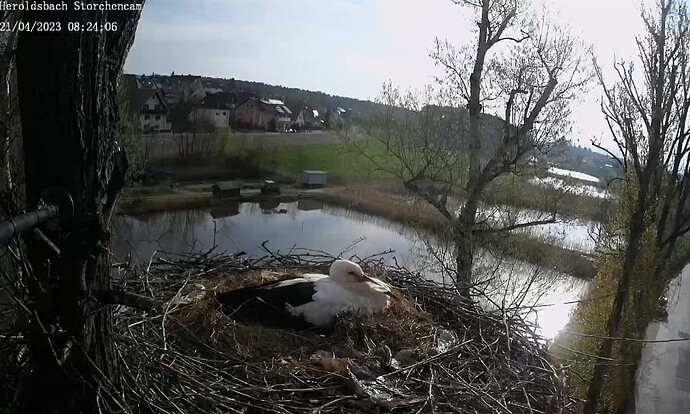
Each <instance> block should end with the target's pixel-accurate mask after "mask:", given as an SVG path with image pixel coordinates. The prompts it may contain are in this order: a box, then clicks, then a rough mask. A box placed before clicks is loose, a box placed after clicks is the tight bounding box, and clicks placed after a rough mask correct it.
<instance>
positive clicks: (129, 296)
mask: <svg viewBox="0 0 690 414" xmlns="http://www.w3.org/2000/svg"><path fill="white" fill-rule="evenodd" d="M91 296H93V297H94V298H95V299H96V300H97V301H99V302H101V303H102V304H104V305H124V306H127V307H129V308H133V309H138V310H142V311H144V312H146V313H148V314H149V315H151V316H156V315H160V314H161V313H162V312H163V304H162V303H161V302H159V301H157V300H155V299H151V298H147V297H146V296H141V295H137V294H135V293H129V292H125V291H124V290H107V289H95V290H92V291H91Z"/></svg>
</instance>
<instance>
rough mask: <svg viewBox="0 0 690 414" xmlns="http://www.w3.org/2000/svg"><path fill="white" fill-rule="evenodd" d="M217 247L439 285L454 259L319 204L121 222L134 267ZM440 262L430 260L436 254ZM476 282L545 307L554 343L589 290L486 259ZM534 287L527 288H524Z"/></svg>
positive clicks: (418, 237) (421, 238) (377, 222)
mask: <svg viewBox="0 0 690 414" xmlns="http://www.w3.org/2000/svg"><path fill="white" fill-rule="evenodd" d="M214 241H215V243H216V244H217V245H218V249H219V250H220V251H225V252H228V253H236V252H239V251H244V252H246V254H247V255H248V256H252V257H260V256H263V255H264V254H265V253H266V252H265V251H264V250H263V249H262V247H261V244H262V243H263V242H264V241H266V246H267V247H268V248H270V249H271V250H273V251H280V252H281V253H287V252H289V251H290V250H291V249H293V250H294V249H297V248H302V249H314V250H315V251H322V252H326V253H328V254H331V255H342V256H343V257H346V258H349V257H351V256H353V255H357V256H358V257H360V258H364V257H367V256H371V255H376V254H380V253H383V252H386V251H389V250H392V251H393V252H392V253H389V254H386V255H385V256H384V257H385V259H386V260H388V261H389V262H391V263H392V262H393V261H397V263H398V264H400V265H403V266H405V267H407V268H409V269H411V270H416V271H419V272H420V273H422V274H424V275H426V276H427V277H430V278H434V279H437V280H439V281H441V280H442V278H443V277H444V274H443V272H442V271H441V270H440V269H441V268H442V266H441V265H440V262H439V260H437V259H436V257H445V258H446V260H447V258H448V257H449V251H450V250H449V249H446V248H445V247H446V246H444V245H443V243H439V242H438V241H437V240H435V239H434V238H433V237H430V236H429V235H425V234H421V233H419V232H416V231H414V230H412V229H409V228H406V227H404V226H401V225H398V224H394V223H391V222H389V221H387V220H385V219H381V218H377V217H372V216H369V215H364V214H360V213H357V212H353V211H350V210H346V209H342V208H336V207H330V206H328V205H323V204H321V203H318V202H315V201H313V200H306V199H305V200H300V201H299V202H296V203H282V204H274V205H260V204H256V203H242V204H237V203H227V205H225V206H224V207H222V208H215V209H211V210H210V211H209V210H182V211H172V212H164V213H155V214H147V215H142V216H137V217H134V216H127V215H122V216H117V217H116V218H115V220H114V226H113V252H114V253H115V255H116V257H118V258H119V259H124V257H125V256H126V255H127V254H128V253H132V257H133V259H134V260H135V261H140V262H148V261H149V260H150V258H151V257H152V255H154V254H156V255H158V256H162V255H163V254H164V253H161V251H165V252H169V253H181V252H188V251H190V250H195V251H205V250H208V249H209V248H211V246H213V244H214ZM430 249H431V252H433V253H434V254H431V252H430ZM475 269H476V272H475V273H476V274H477V275H480V276H478V277H477V281H478V282H482V281H485V280H487V279H490V278H489V277H488V275H500V276H501V277H497V278H496V277H495V278H493V279H492V280H491V282H490V283H489V282H485V283H483V284H480V287H482V288H483V289H484V290H485V291H486V292H487V294H488V295H489V297H491V299H492V300H493V301H494V302H496V303H498V304H501V302H503V301H505V303H506V305H509V304H511V303H513V302H515V301H517V300H518V299H521V300H522V301H521V304H522V305H523V306H526V305H531V304H540V305H543V306H540V307H538V308H537V311H536V312H533V313H531V314H530V316H529V317H530V318H531V319H533V320H535V321H536V322H537V323H538V325H539V331H540V333H541V334H542V335H544V336H545V337H547V338H553V337H554V336H555V335H556V334H557V333H558V331H559V330H560V329H562V328H563V327H564V326H565V324H566V323H567V322H568V317H569V313H570V311H571V309H572V307H573V306H574V305H573V304H572V303H568V302H572V301H574V300H577V299H578V298H579V297H580V295H581V293H582V292H583V290H584V288H585V286H586V282H584V281H582V280H579V279H576V278H574V277H571V276H569V275H565V274H560V273H557V272H555V271H553V270H549V269H543V268H539V267H537V266H534V265H532V264H529V263H524V262H519V261H516V260H512V259H507V258H500V257H494V256H492V255H491V254H490V253H489V252H486V251H482V252H479V253H478V255H477V259H476V260H475ZM526 287H528V288H526Z"/></svg>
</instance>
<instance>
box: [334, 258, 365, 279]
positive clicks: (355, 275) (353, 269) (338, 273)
mask: <svg viewBox="0 0 690 414" xmlns="http://www.w3.org/2000/svg"><path fill="white" fill-rule="evenodd" d="M329 274H330V276H331V278H332V279H333V280H335V281H336V282H338V283H359V282H364V281H366V280H368V277H367V276H366V275H365V274H364V271H363V270H362V268H361V267H360V266H359V265H358V264H357V263H355V262H351V261H349V260H345V259H339V260H336V261H334V262H333V264H332V265H331V269H330V271H329Z"/></svg>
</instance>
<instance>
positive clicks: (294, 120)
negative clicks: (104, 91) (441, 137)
mask: <svg viewBox="0 0 690 414" xmlns="http://www.w3.org/2000/svg"><path fill="white" fill-rule="evenodd" d="M252 84H254V85H263V86H264V87H263V88H262V87H258V86H254V87H252ZM120 86H121V91H122V93H123V99H124V103H125V104H126V106H127V107H128V109H129V113H130V115H131V116H133V117H134V118H135V119H136V120H137V124H138V126H139V127H140V130H141V132H142V133H145V134H150V133H159V132H189V131H190V130H193V131H194V132H210V130H214V129H217V128H227V127H232V129H233V130H237V131H265V132H282V133H289V132H309V131H314V130H323V129H328V128H331V127H333V126H335V125H338V124H343V123H347V122H350V121H352V120H353V119H354V118H358V117H360V116H361V111H358V110H353V109H352V108H349V107H347V108H346V107H341V106H338V105H337V104H333V102H324V101H328V99H313V98H312V99H310V98H309V96H308V94H312V95H314V94H319V93H315V92H308V91H302V92H303V93H302V96H299V94H295V93H290V92H288V93H286V94H283V95H279V94H278V93H276V91H267V90H266V86H268V85H265V84H259V83H253V82H242V81H236V80H235V79H217V78H207V77H202V76H196V75H176V74H175V73H174V72H173V73H172V74H170V75H158V74H152V75H134V74H124V75H123V78H122V80H121V82H120ZM274 88H275V87H274ZM286 90H287V91H297V90H295V89H286ZM286 95H292V96H286ZM320 95H322V96H326V97H329V98H330V95H325V94H320ZM340 99H344V100H350V99H349V98H340ZM331 100H332V99H331ZM313 101H320V102H313ZM350 101H356V100H350ZM357 102H358V103H362V102H364V101H357ZM369 104H371V103H369Z"/></svg>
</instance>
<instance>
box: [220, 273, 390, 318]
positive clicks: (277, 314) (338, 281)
mask: <svg viewBox="0 0 690 414" xmlns="http://www.w3.org/2000/svg"><path fill="white" fill-rule="evenodd" d="M329 274H330V275H329V276H327V275H322V274H304V275H302V276H301V277H298V278H295V279H288V280H283V281H280V282H272V283H268V284H264V285H260V286H252V287H245V288H240V289H236V290H232V291H229V292H225V293H220V294H218V295H217V296H216V297H217V299H218V301H219V302H220V303H221V304H222V305H223V307H224V308H225V311H226V312H228V313H229V314H230V315H231V316H232V317H233V318H234V319H236V320H239V321H241V322H245V323H259V324H262V325H267V326H274V327H292V328H308V327H314V326H316V327H321V328H327V327H330V326H331V325H332V324H333V323H334V321H335V317H336V315H338V314H341V313H359V314H363V315H372V314H375V313H380V312H383V311H384V310H385V309H386V308H387V307H388V305H389V304H390V302H391V299H397V298H398V297H397V296H396V295H395V293H394V292H393V291H392V289H391V287H390V286H389V285H387V284H386V283H384V282H382V281H381V280H378V279H376V278H373V277H369V276H367V275H366V274H365V273H364V271H362V268H361V267H360V266H359V265H358V264H356V263H354V262H351V261H349V260H336V261H334V262H333V264H331V267H330V271H329Z"/></svg>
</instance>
